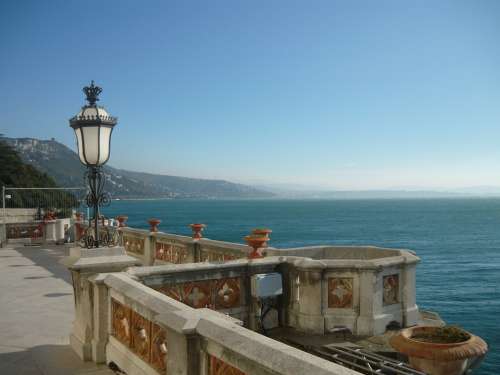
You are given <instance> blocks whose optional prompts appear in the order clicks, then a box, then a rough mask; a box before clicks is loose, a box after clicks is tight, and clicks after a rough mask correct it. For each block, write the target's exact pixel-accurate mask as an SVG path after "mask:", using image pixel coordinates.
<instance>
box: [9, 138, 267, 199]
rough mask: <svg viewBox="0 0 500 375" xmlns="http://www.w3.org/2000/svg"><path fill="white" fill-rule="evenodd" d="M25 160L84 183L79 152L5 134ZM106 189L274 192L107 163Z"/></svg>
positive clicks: (122, 193) (65, 180)
mask: <svg viewBox="0 0 500 375" xmlns="http://www.w3.org/2000/svg"><path fill="white" fill-rule="evenodd" d="M2 140H3V141H4V142H5V143H7V144H8V145H10V146H11V147H12V148H13V149H15V150H16V151H17V153H18V154H19V155H20V156H21V158H22V159H23V161H24V162H26V163H27V164H29V165H32V166H33V167H34V168H36V169H38V170H39V171H41V172H43V173H46V174H47V175H49V176H50V177H52V178H53V179H54V180H55V182H56V183H57V184H58V185H60V186H64V187H75V186H83V185H84V181H83V174H84V172H85V168H84V166H83V165H82V164H81V163H80V160H79V159H78V155H77V154H76V153H75V152H74V151H73V150H71V149H70V148H68V147H67V146H65V145H63V144H62V143H59V142H57V141H56V140H54V139H52V140H39V139H34V138H6V137H4V138H2ZM104 172H105V174H106V177H107V185H106V190H107V191H109V192H110V193H111V194H112V196H113V197H114V198H135V199H141V198H144V199H147V198H267V197H272V196H273V195H274V194H273V193H270V192H267V191H265V190H261V189H257V188H253V187H250V186H246V185H242V184H235V183H231V182H228V181H224V180H205V179H196V178H187V177H177V176H167V175H157V174H150V173H141V172H132V171H127V170H122V169H116V168H113V167H110V166H105V167H104Z"/></svg>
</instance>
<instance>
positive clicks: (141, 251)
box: [118, 227, 250, 266]
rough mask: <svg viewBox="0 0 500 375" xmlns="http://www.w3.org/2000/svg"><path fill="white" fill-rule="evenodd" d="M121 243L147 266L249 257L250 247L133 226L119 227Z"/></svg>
mask: <svg viewBox="0 0 500 375" xmlns="http://www.w3.org/2000/svg"><path fill="white" fill-rule="evenodd" d="M118 231H119V232H120V237H121V240H120V243H121V245H122V246H124V247H125V250H126V251H127V254H129V255H131V256H133V257H135V258H137V259H139V260H140V261H141V262H142V264H143V265H144V266H151V265H157V264H167V263H172V264H183V263H198V262H226V261H229V260H235V259H241V258H246V257H247V254H248V253H249V251H250V248H249V247H248V246H246V245H243V244H237V243H232V242H224V241H215V240H210V239H205V238H202V239H195V238H191V237H187V236H179V235H175V234H170V233H164V232H150V231H148V230H143V229H134V228H130V227H122V228H118Z"/></svg>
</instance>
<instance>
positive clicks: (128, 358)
mask: <svg viewBox="0 0 500 375" xmlns="http://www.w3.org/2000/svg"><path fill="white" fill-rule="evenodd" d="M72 250H73V249H72ZM137 262H138V260H137V259H136V258H135V257H131V256H128V255H126V253H125V251H124V250H123V248H119V247H117V248H112V249H79V250H76V249H75V250H74V251H72V254H71V256H70V257H69V258H67V259H66V260H65V264H66V265H67V266H68V267H69V268H70V270H71V272H72V273H73V280H74V287H75V310H76V317H75V323H74V327H73V333H72V335H71V340H70V341H71V345H72V347H73V348H74V349H75V351H76V352H77V353H78V354H79V355H80V357H82V358H83V359H85V360H93V361H95V362H97V363H111V362H114V363H115V364H116V365H117V366H118V367H119V368H120V369H121V370H123V371H124V372H125V373H128V374H151V375H152V374H185V375H195V374H200V375H201V374H203V375H222V374H232V375H235V374H236V375H241V374H248V375H251V374H252V375H253V374H255V375H271V374H273V375H277V374H283V375H284V374H294V375H310V374H319V375H323V374H325V375H326V374H330V375H332V374H337V375H354V374H357V372H355V371H353V370H349V369H347V368H344V367H342V366H339V365H337V364H335V363H332V362H328V361H326V360H323V359H321V358H319V357H316V356H313V355H311V354H308V353H306V352H303V351H301V350H298V349H295V348H293V347H290V346H288V345H286V344H283V343H280V342H277V341H275V340H272V339H270V338H268V337H265V336H263V335H261V334H259V333H257V332H254V331H251V330H249V329H247V328H244V327H242V326H241V322H240V321H239V320H237V319H234V318H232V317H229V316H226V315H225V314H221V313H219V312H217V311H213V310H210V309H207V308H200V309H194V308H192V307H190V306H188V305H186V304H184V303H181V302H179V301H177V300H175V299H173V298H170V297H168V296H167V295H165V294H163V293H161V292H159V291H157V290H154V289H153V288H151V287H150V286H149V285H160V284H161V283H163V282H167V283H171V284H169V285H172V283H173V282H174V280H175V281H176V282H175V284H178V283H179V282H183V279H182V278H181V277H184V278H185V279H184V280H187V279H186V278H187V276H185V274H186V273H189V272H191V273H192V274H193V275H194V273H199V274H204V275H205V276H206V277H210V278H213V277H216V275H215V274H214V272H219V273H221V274H224V275H225V276H230V277H231V276H233V275H234V277H235V278H237V277H238V276H237V275H235V274H234V273H233V272H236V273H237V272H242V271H243V269H246V270H247V271H248V268H254V270H255V271H258V270H259V267H261V268H260V269H261V270H266V269H268V268H269V267H270V266H271V263H273V262H274V263H273V264H274V265H273V266H272V267H275V265H276V264H277V263H278V262H279V259H278V258H277V257H274V260H273V261H271V259H262V260H257V261H247V260H241V261H235V263H242V265H241V266H239V265H234V266H232V267H229V268H227V266H228V264H221V265H218V266H220V268H218V269H217V271H212V270H210V265H207V264H196V265H190V266H191V267H194V266H197V267H199V269H198V270H197V271H195V270H194V269H192V270H187V269H185V270H184V271H185V272H182V271H178V272H173V269H174V268H179V267H187V266H188V265H186V266H156V267H139V268H132V269H129V271H128V272H120V270H123V269H125V268H127V267H129V266H131V265H133V264H136V263H137ZM250 264H251V265H250ZM213 266H214V265H212V267H213ZM148 268H149V270H147V269H148ZM170 271H172V272H170ZM173 273H176V274H175V275H173ZM240 277H243V276H242V275H240ZM211 280H213V279H211ZM215 303H216V304H217V301H215ZM219 303H222V304H225V303H226V300H224V298H223V301H222V302H221V301H219ZM222 307H225V306H222Z"/></svg>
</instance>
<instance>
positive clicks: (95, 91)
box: [83, 80, 102, 106]
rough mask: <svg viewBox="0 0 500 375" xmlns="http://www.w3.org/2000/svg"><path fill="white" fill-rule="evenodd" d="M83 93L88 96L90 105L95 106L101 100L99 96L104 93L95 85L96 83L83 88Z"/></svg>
mask: <svg viewBox="0 0 500 375" xmlns="http://www.w3.org/2000/svg"><path fill="white" fill-rule="evenodd" d="M83 92H84V93H85V95H86V96H87V101H88V102H89V105H91V106H94V105H95V102H97V101H98V100H99V98H98V96H99V94H100V93H101V92H102V88H100V87H99V86H95V85H94V81H93V80H92V82H91V83H90V86H85V87H84V88H83Z"/></svg>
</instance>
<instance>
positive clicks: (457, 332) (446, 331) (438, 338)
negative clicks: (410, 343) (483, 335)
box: [411, 326, 471, 344]
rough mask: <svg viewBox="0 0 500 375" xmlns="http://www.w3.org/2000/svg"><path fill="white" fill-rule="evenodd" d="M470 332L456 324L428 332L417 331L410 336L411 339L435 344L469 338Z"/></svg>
mask: <svg viewBox="0 0 500 375" xmlns="http://www.w3.org/2000/svg"><path fill="white" fill-rule="evenodd" d="M470 337H471V336H470V334H468V333H467V332H466V331H464V330H463V329H462V328H460V327H457V326H444V327H438V328H436V329H435V330H434V331H430V332H418V333H416V334H415V335H413V336H411V338H412V339H413V340H417V341H423V342H432V343H436V344H453V343H458V342H464V341H467V340H469V339H470Z"/></svg>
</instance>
